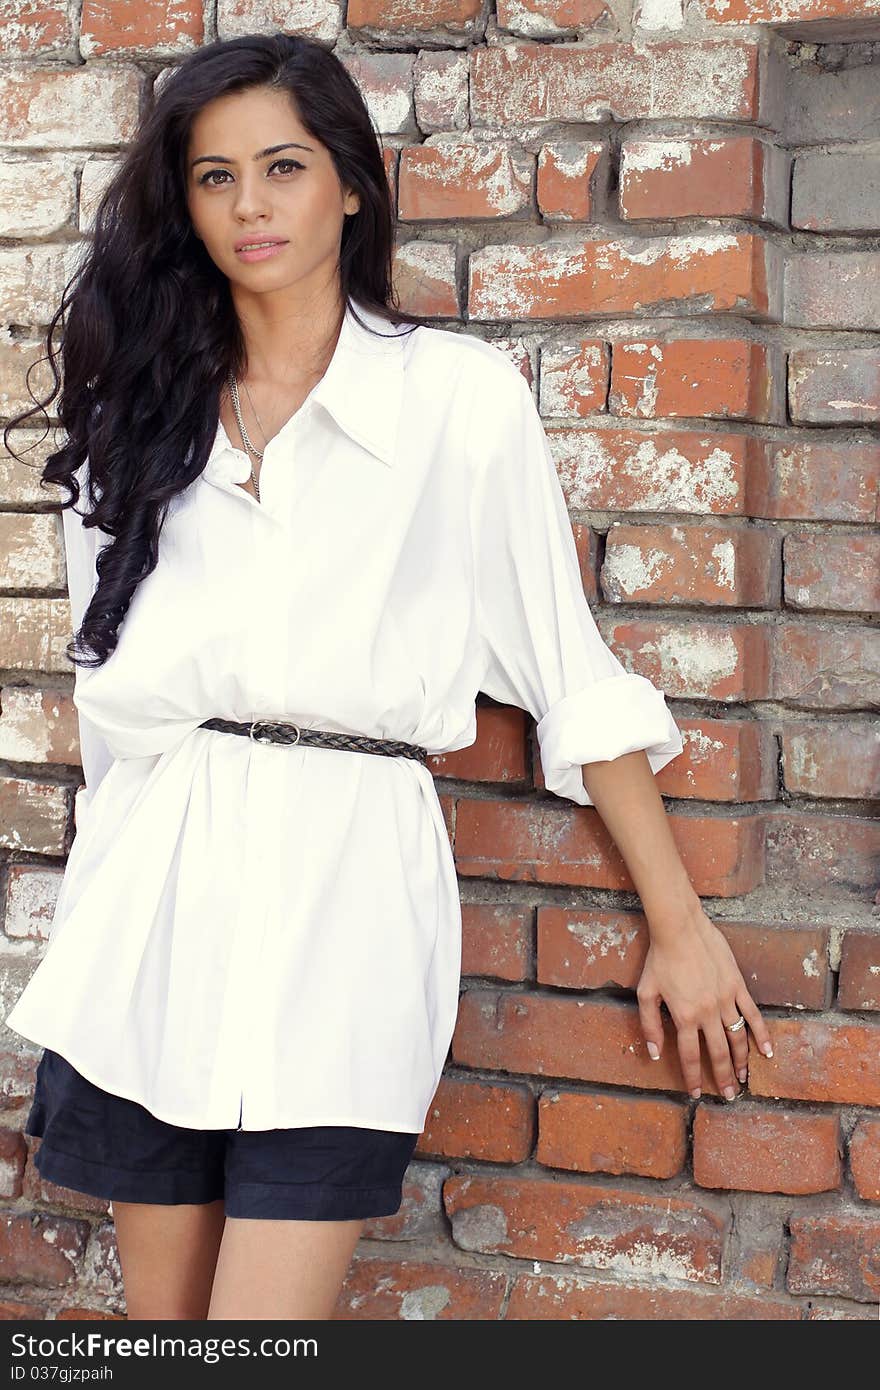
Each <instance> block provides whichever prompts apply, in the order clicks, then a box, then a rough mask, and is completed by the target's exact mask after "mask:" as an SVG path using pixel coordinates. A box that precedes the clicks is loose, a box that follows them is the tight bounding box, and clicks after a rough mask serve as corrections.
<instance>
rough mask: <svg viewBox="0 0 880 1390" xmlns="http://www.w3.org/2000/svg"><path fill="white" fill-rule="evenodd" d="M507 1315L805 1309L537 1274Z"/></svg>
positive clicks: (766, 1315) (593, 1316) (781, 1315)
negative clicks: (577, 1280) (539, 1275)
mask: <svg viewBox="0 0 880 1390" xmlns="http://www.w3.org/2000/svg"><path fill="white" fill-rule="evenodd" d="M505 1317H506V1318H507V1319H508V1321H510V1320H511V1319H516V1320H525V1319H528V1320H529V1321H532V1320H536V1319H548V1318H552V1319H554V1320H556V1319H558V1320H560V1321H567V1320H577V1321H599V1320H601V1321H606V1320H607V1319H609V1318H610V1319H614V1320H625V1321H633V1322H648V1323H650V1322H658V1323H663V1322H671V1321H673V1322H674V1321H679V1322H695V1321H699V1320H704V1321H707V1322H718V1323H719V1324H720V1323H724V1322H752V1321H765V1320H774V1321H781V1320H785V1319H788V1320H792V1319H794V1320H800V1318H801V1309H800V1307H799V1305H798V1304H797V1303H795V1302H794V1301H793V1300H792V1302H790V1303H787V1302H786V1301H785V1300H784V1299H782V1298H779V1297H773V1298H768V1297H767V1296H765V1295H762V1296H760V1297H754V1296H750V1295H748V1294H739V1293H729V1292H727V1291H726V1290H723V1291H722V1290H719V1291H718V1292H709V1291H708V1290H705V1291H703V1290H700V1291H698V1290H697V1289H676V1288H671V1287H669V1288H666V1287H664V1286H663V1285H662V1284H660V1285H651V1284H648V1283H643V1284H633V1285H627V1284H620V1283H616V1282H615V1283H613V1284H612V1283H608V1284H604V1283H599V1282H598V1281H596V1280H591V1281H590V1282H589V1283H587V1282H586V1281H584V1282H580V1283H578V1282H576V1281H575V1280H573V1279H568V1278H565V1277H561V1276H560V1275H557V1274H554V1275H553V1276H552V1277H549V1276H543V1277H537V1276H533V1275H530V1274H520V1275H518V1276H517V1278H516V1280H515V1281H514V1285H513V1289H512V1292H511V1295H510V1301H509V1302H508V1305H507V1312H506V1313H505Z"/></svg>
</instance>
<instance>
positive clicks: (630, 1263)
mask: <svg viewBox="0 0 880 1390" xmlns="http://www.w3.org/2000/svg"><path fill="white" fill-rule="evenodd" d="M443 1201H444V1205H445V1207H446V1212H447V1214H448V1216H449V1218H450V1220H451V1222H452V1239H453V1241H454V1242H455V1244H456V1245H457V1246H459V1248H460V1249H462V1250H475V1251H479V1252H480V1253H481V1254H504V1255H513V1256H516V1257H517V1258H519V1259H530V1260H554V1261H558V1262H560V1263H566V1264H570V1263H572V1262H576V1263H577V1264H581V1265H586V1266H592V1267H593V1268H596V1269H613V1270H619V1271H621V1272H622V1273H625V1274H636V1275H639V1274H641V1275H648V1274H651V1275H654V1276H656V1275H657V1274H658V1272H661V1271H662V1274H663V1275H664V1276H665V1277H667V1278H672V1279H687V1280H693V1281H694V1282H695V1283H703V1284H718V1283H720V1280H721V1255H722V1251H723V1248H724V1238H725V1235H726V1232H727V1228H728V1222H729V1217H727V1216H726V1215H725V1214H722V1213H721V1212H720V1211H716V1210H714V1209H713V1208H712V1207H710V1206H708V1205H701V1204H699V1203H697V1202H694V1201H688V1200H686V1199H683V1198H679V1197H670V1196H667V1195H662V1196H660V1195H658V1196H656V1197H654V1196H647V1195H645V1194H644V1193H640V1192H630V1191H626V1190H624V1189H622V1188H611V1187H604V1186H603V1187H597V1186H591V1185H589V1184H587V1183H583V1182H572V1181H568V1182H566V1181H563V1180H559V1179H556V1180H551V1179H543V1178H538V1179H533V1178H521V1179H517V1178H512V1177H468V1176H461V1177H458V1176H456V1177H451V1178H448V1179H447V1180H446V1182H445V1183H444V1184H443Z"/></svg>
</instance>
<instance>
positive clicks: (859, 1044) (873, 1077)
mask: <svg viewBox="0 0 880 1390" xmlns="http://www.w3.org/2000/svg"><path fill="white" fill-rule="evenodd" d="M770 1032H771V1036H772V1040H773V1056H772V1058H770V1057H763V1056H762V1055H761V1054H760V1053H759V1052H758V1051H757V1050H755V1051H754V1052H753V1054H752V1056H751V1059H750V1062H749V1089H750V1090H751V1092H752V1094H753V1095H756V1096H775V1097H776V1098H778V1099H782V1100H813V1101H830V1102H832V1103H833V1104H836V1105H880V1024H871V1023H854V1022H850V1021H846V1022H841V1021H839V1020H838V1019H836V1018H834V1017H828V1018H775V1019H773V1021H772V1024H771V1025H770ZM655 1065H656V1064H655Z"/></svg>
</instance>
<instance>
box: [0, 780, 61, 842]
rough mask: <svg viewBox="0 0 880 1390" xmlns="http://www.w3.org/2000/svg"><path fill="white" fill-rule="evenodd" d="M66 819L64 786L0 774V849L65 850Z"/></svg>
mask: <svg viewBox="0 0 880 1390" xmlns="http://www.w3.org/2000/svg"><path fill="white" fill-rule="evenodd" d="M69 819H70V796H69V793H68V788H67V787H59V786H56V785H55V784H54V783H51V782H35V781H33V780H32V779H31V778H29V777H3V776H2V775H0V849H11V850H25V851H29V852H30V853H31V854H65V853H66V838H65V837H66V835H67V828H68V822H69Z"/></svg>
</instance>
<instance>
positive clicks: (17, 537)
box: [0, 512, 67, 589]
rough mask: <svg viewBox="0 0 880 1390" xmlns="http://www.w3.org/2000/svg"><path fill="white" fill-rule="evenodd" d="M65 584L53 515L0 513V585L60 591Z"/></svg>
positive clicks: (58, 529) (58, 528)
mask: <svg viewBox="0 0 880 1390" xmlns="http://www.w3.org/2000/svg"><path fill="white" fill-rule="evenodd" d="M66 583H67V579H66V571H65V567H64V552H63V543H62V538H61V522H60V518H59V517H58V516H57V515H56V514H55V513H54V512H35V513H28V512H0V585H2V586H3V588H5V589H62V588H65V587H66Z"/></svg>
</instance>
